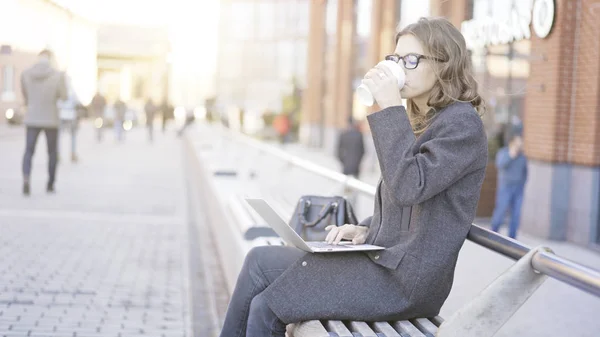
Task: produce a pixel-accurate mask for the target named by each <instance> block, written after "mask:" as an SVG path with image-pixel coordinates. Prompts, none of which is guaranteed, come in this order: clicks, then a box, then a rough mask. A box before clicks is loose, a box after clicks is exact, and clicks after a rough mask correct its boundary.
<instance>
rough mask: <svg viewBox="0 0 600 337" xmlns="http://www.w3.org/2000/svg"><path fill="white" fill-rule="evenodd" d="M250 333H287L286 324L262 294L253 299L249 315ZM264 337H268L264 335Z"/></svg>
mask: <svg viewBox="0 0 600 337" xmlns="http://www.w3.org/2000/svg"><path fill="white" fill-rule="evenodd" d="M247 331H248V332H251V331H252V332H258V331H260V332H263V333H266V332H270V333H271V335H273V334H274V333H275V334H277V333H281V332H283V333H285V324H284V323H283V322H281V320H280V319H279V318H278V317H277V315H276V314H275V313H274V312H273V310H271V308H270V307H269V304H268V303H267V299H266V297H265V296H264V295H263V293H260V294H258V295H256V296H254V298H253V299H252V302H251V303H250V312H249V315H248V329H247ZM262 336H266V335H264V334H262Z"/></svg>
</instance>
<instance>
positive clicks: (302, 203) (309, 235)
mask: <svg viewBox="0 0 600 337" xmlns="http://www.w3.org/2000/svg"><path fill="white" fill-rule="evenodd" d="M345 224H351V225H356V224H358V220H357V219H356V215H354V210H353V209H352V205H351V204H350V203H349V202H348V201H347V200H346V199H345V198H344V197H340V196H333V197H325V196H316V195H305V196H302V197H301V198H300V200H298V204H297V205H296V209H295V210H294V214H293V215H292V219H291V220H290V226H291V227H292V228H293V229H294V230H295V231H296V233H298V234H299V235H300V236H301V237H302V238H303V239H304V240H306V241H323V240H325V238H326V237H327V234H328V233H329V232H328V231H326V230H325V227H327V226H329V225H335V226H343V225H345Z"/></svg>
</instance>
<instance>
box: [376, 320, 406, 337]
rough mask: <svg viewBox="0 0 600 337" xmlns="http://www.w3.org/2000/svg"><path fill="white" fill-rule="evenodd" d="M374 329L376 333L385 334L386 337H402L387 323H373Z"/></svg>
mask: <svg viewBox="0 0 600 337" xmlns="http://www.w3.org/2000/svg"><path fill="white" fill-rule="evenodd" d="M373 329H375V332H379V333H382V334H384V335H385V337H402V336H400V334H399V333H398V331H396V330H394V328H392V326H391V325H389V323H387V322H377V323H373Z"/></svg>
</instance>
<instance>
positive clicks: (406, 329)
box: [394, 321, 425, 337]
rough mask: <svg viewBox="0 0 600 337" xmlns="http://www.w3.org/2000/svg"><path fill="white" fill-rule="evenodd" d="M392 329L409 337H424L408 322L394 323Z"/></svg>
mask: <svg viewBox="0 0 600 337" xmlns="http://www.w3.org/2000/svg"><path fill="white" fill-rule="evenodd" d="M394 329H396V330H398V331H400V333H402V334H405V335H408V336H411V337H425V335H424V334H423V333H422V332H421V331H420V330H419V329H417V327H416V326H414V325H413V324H412V323H411V322H409V321H398V322H394Z"/></svg>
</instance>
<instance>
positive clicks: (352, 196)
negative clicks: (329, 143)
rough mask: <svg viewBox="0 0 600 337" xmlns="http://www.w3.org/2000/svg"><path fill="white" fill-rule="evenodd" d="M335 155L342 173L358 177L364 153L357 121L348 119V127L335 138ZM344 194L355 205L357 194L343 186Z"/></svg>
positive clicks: (363, 144)
mask: <svg viewBox="0 0 600 337" xmlns="http://www.w3.org/2000/svg"><path fill="white" fill-rule="evenodd" d="M336 155H337V158H338V160H339V161H340V163H341V164H342V173H344V174H345V175H349V176H352V177H354V178H356V179H358V177H359V175H360V162H361V161H362V158H363V156H364V155H365V143H364V141H363V135H362V132H361V131H360V125H359V123H358V122H357V121H354V120H353V119H350V120H349V121H348V128H347V129H346V130H344V131H342V132H341V133H340V135H339V137H338V140H337V146H336ZM344 196H345V197H346V198H347V199H348V201H349V202H350V203H351V204H352V205H353V206H354V207H356V206H357V202H358V195H357V193H356V191H354V190H353V189H350V188H348V187H347V186H345V189H344Z"/></svg>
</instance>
